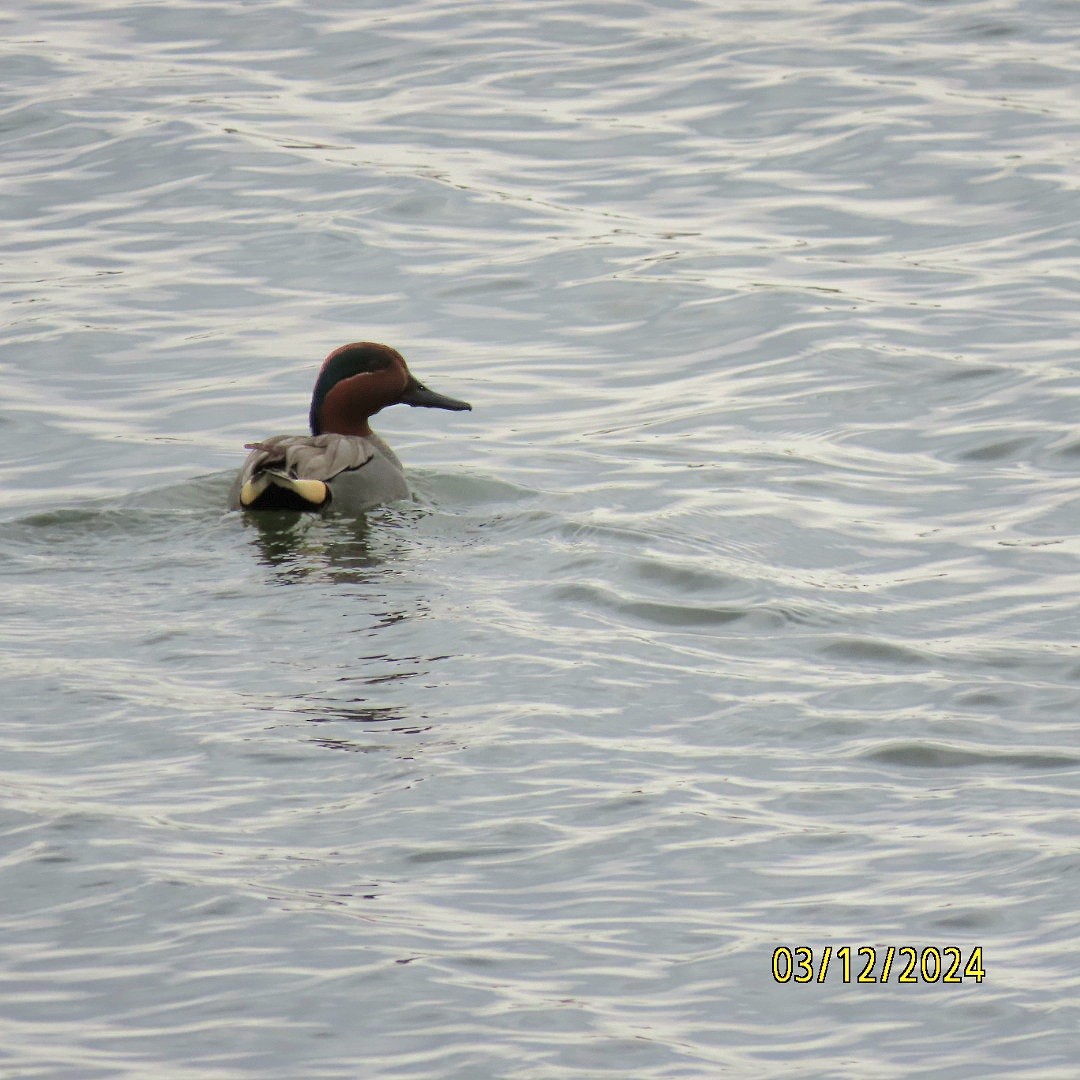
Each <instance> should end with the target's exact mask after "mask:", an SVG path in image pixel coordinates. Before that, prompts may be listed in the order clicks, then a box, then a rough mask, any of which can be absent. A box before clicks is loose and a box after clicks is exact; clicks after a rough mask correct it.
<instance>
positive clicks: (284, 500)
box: [229, 341, 472, 515]
mask: <svg viewBox="0 0 1080 1080" xmlns="http://www.w3.org/2000/svg"><path fill="white" fill-rule="evenodd" d="M390 405H412V406H414V407H420V408H427V409H448V410H449V411H451V412H468V411H471V409H472V406H471V405H470V404H469V403H468V402H467V401H459V400H458V399H457V398H452V397H447V396H446V395H445V394H440V393H438V392H437V391H435V390H431V389H429V388H428V387H427V386H425V385H424V384H423V383H422V382H420V381H419V380H418V379H417V378H416V376H415V375H413V374H412V373H411V372H410V371H409V367H408V365H407V364H406V363H405V358H404V357H403V356H402V355H401V353H399V352H398V351H397V349H392V348H391V347H390V346H389V345H379V344H378V343H376V342H374V341H356V342H353V343H351V344H349V345H342V346H341V347H340V348H338V349H335V350H334V351H333V352H332V353H330V355H329V356H328V357H327V358H326V359H325V360H324V361H323V365H322V367H321V368H320V369H319V375H318V378H317V379H316V380H315V389H314V391H313V392H312V395H311V409H310V411H309V413H308V421H309V424H310V426H311V434H310V435H274V436H273V437H271V438H269V439H263V440H261V441H260V442H251V443H246V444H245V446H244V449H245V450H250V451H251V452H250V453H249V454H248V456H247V459H246V460H245V461H244V464H243V466H242V467H241V469H240V471H239V473H237V476H236V479H235V480H234V481H233V484H232V488H231V490H230V492H229V509H230V510H308V511H325V510H328V509H330V508H331V507H332V508H333V509H334V511H336V512H339V513H345V514H353V515H357V514H361V513H363V512H364V511H365V510H370V509H372V508H374V507H376V506H381V505H382V504H384V503H389V502H395V501H397V500H399V499H408V498H410V497H411V492H410V491H409V485H408V483H407V482H406V480H405V470H404V468H403V467H402V464H401V461H400V459H399V458H398V456H397V454H395V453H394V451H393V450H391V449H390V447H389V446H388V445H387V444H386V443H385V442H384V441H383V440H382V439H381V438H379V436H378V435H376V434H375V432H373V431H372V430H371V424H370V420H371V418H372V417H373V416H374V415H375V414H376V413H377V412H379V411H380V410H382V409H385V408H387V407H388V406H390Z"/></svg>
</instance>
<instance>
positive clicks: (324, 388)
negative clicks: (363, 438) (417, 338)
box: [309, 341, 472, 435]
mask: <svg viewBox="0 0 1080 1080" xmlns="http://www.w3.org/2000/svg"><path fill="white" fill-rule="evenodd" d="M387 405H419V406H423V407H425V408H428V409H450V410H451V411H453V412H462V411H464V410H467V409H472V406H471V405H470V404H469V403H468V402H467V401H458V400H457V399H456V398H452V397H446V396H445V395H444V394H438V393H436V392H435V391H434V390H429V389H428V388H427V387H426V386H424V384H423V383H421V382H419V381H418V380H417V379H416V377H415V376H413V375H412V374H411V373H410V372H409V369H408V367H407V366H406V364H405V358H404V357H403V356H402V355H401V353H399V352H398V351H397V349H391V348H390V346H389V345H376V344H375V342H373V341H358V342H355V343H354V344H352V345H342V346H341V348H340V349H335V350H334V351H333V352H332V353H331V354H330V355H329V356H328V357H327V358H326V359H325V360H324V361H323V366H322V370H321V371H320V372H319V377H318V379H316V381H315V392H314V393H313V394H312V395H311V415H310V417H309V419H310V421H311V434H312V435H322V434H325V433H333V434H335V435H370V434H371V428H370V426H369V425H368V420H369V419H370V418H371V417H372V416H374V415H375V414H376V413H377V412H378V411H379V410H380V409H385V408H386V407H387Z"/></svg>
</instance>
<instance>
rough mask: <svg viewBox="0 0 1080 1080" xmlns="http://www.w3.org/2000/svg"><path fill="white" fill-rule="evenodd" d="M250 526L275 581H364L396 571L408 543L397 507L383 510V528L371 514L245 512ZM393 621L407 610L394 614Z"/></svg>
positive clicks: (381, 514)
mask: <svg viewBox="0 0 1080 1080" xmlns="http://www.w3.org/2000/svg"><path fill="white" fill-rule="evenodd" d="M243 522H244V527H245V529H247V530H249V536H250V538H251V540H252V543H253V546H254V547H255V548H256V549H257V551H258V553H259V558H260V560H261V561H262V562H263V563H264V564H265V565H267V566H269V567H273V569H274V571H275V582H277V583H279V584H282V585H289V584H297V583H299V582H301V581H306V580H309V579H311V578H313V577H314V578H319V577H330V578H333V579H334V580H337V581H347V582H354V583H364V582H369V581H372V580H374V579H375V578H380V579H382V578H385V576H386V575H393V574H395V573H396V570H395V563H396V562H397V561H399V560H400V559H401V558H402V557H403V556H404V554H405V552H406V548H407V542H406V540H405V538H404V537H402V536H400V535H397V527H398V522H397V521H396V520H395V516H394V514H393V513H392V512H381V513H380V514H379V517H378V527H377V528H373V527H372V522H371V521H369V519H368V517H367V516H361V517H356V518H351V517H349V518H345V517H340V518H338V517H323V516H321V515H318V514H306V513H300V512H296V511H288V510H286V511H267V512H263V513H258V514H244V515H243ZM389 617H390V618H391V620H392V621H393V620H395V619H397V618H404V617H405V614H404V613H402V614H400V615H393V616H389Z"/></svg>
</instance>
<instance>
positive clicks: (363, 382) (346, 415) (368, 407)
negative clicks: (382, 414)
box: [318, 368, 405, 438]
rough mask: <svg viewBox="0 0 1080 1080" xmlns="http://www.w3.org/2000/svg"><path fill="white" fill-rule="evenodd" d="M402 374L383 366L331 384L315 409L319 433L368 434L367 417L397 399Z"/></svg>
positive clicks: (401, 385)
mask: <svg viewBox="0 0 1080 1080" xmlns="http://www.w3.org/2000/svg"><path fill="white" fill-rule="evenodd" d="M404 383H405V377H404V376H402V375H400V374H399V373H398V372H396V371H394V370H393V369H392V368H387V369H384V370H382V371H366V372H364V373H363V374H360V375H353V376H352V377H351V378H348V379H342V380H341V381H340V382H338V383H335V384H334V385H333V386H332V387H331V388H330V390H329V391H328V392H327V394H326V396H325V397H324V398H323V400H322V404H321V406H320V408H319V423H318V430H319V431H320V432H321V433H323V434H334V435H360V436H363V437H365V438H367V437H370V436H371V424H370V420H371V417H372V416H374V415H375V413H377V412H378V411H379V410H380V409H382V408H385V406H387V405H392V404H393V403H394V402H395V401H397V400H398V399H399V398H400V397H401V394H402V392H403V390H404Z"/></svg>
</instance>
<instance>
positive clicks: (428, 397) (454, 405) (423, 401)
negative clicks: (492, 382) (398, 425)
mask: <svg viewBox="0 0 1080 1080" xmlns="http://www.w3.org/2000/svg"><path fill="white" fill-rule="evenodd" d="M401 403H402V405H412V406H414V407H415V406H417V405H419V406H421V407H422V408H425V409H449V410H450V411H451V412H472V406H471V405H470V404H469V403H468V402H467V401H458V399H457V398H452V397H447V396H446V395H445V394H439V393H436V392H435V391H434V390H429V389H428V388H427V387H426V386H425V385H424V384H423V383H421V382H417V381H416V379H411V380H410V382H409V385H408V386H407V387H406V388H405V393H404V394H402V396H401Z"/></svg>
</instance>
